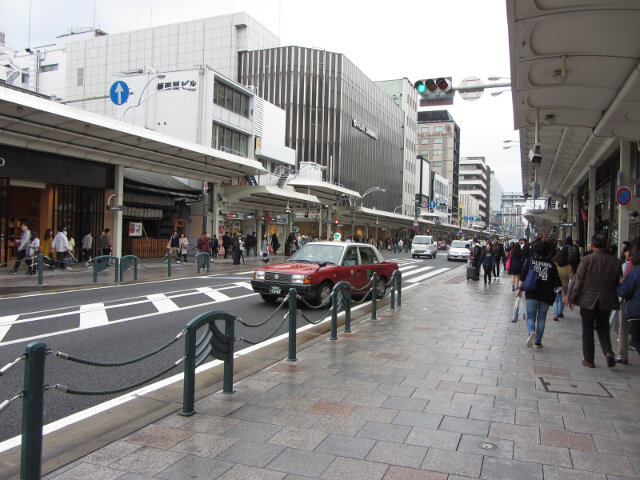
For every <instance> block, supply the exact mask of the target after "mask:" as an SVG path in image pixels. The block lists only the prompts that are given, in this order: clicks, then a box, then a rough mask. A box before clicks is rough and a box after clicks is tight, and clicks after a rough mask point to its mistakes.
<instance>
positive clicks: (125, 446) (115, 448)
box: [82, 441, 142, 467]
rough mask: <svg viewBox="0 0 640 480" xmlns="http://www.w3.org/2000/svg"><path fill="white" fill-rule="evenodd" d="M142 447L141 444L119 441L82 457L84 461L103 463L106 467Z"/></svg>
mask: <svg viewBox="0 0 640 480" xmlns="http://www.w3.org/2000/svg"><path fill="white" fill-rule="evenodd" d="M140 448H142V446H140V445H136V444H133V443H129V442H125V441H118V442H115V443H111V444H109V445H106V446H105V447H102V448H101V449H100V450H96V451H95V452H93V453H91V454H89V455H87V456H86V457H84V458H83V459H82V461H83V462H86V463H91V464H93V465H102V466H104V467H106V466H108V465H110V464H111V463H113V462H115V461H116V460H118V459H120V458H122V457H125V456H127V455H129V454H131V453H133V452H135V451H136V450H138V449H140Z"/></svg>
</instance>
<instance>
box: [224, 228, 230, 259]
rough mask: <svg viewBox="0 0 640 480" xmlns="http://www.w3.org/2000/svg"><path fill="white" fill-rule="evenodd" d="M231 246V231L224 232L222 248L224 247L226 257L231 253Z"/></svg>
mask: <svg viewBox="0 0 640 480" xmlns="http://www.w3.org/2000/svg"><path fill="white" fill-rule="evenodd" d="M229 247H231V237H230V236H229V232H224V235H223V236H222V248H224V258H227V254H228V253H229Z"/></svg>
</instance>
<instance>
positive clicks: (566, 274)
mask: <svg viewBox="0 0 640 480" xmlns="http://www.w3.org/2000/svg"><path fill="white" fill-rule="evenodd" d="M552 261H553V263H555V265H556V268H557V269H558V275H559V276H560V282H561V283H562V291H563V292H564V294H565V296H566V294H567V290H568V288H569V280H571V279H572V278H573V269H572V268H571V265H569V260H568V259H567V252H566V251H564V250H560V251H559V252H558V253H556V255H555V256H554V257H553V258H552ZM562 317H564V302H563V301H562V295H561V294H560V293H556V299H555V301H554V302H553V321H554V322H557V321H558V319H560V318H562Z"/></svg>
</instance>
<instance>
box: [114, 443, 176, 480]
mask: <svg viewBox="0 0 640 480" xmlns="http://www.w3.org/2000/svg"><path fill="white" fill-rule="evenodd" d="M184 456H185V454H184V453H178V452H171V451H167V450H158V449H156V448H150V447H143V448H141V449H139V450H136V451H135V452H133V453H131V454H129V455H127V456H126V457H122V458H121V459H119V460H116V461H115V462H113V463H112V464H111V468H115V469H118V470H124V471H129V472H133V473H141V474H143V475H149V476H154V475H156V474H157V473H159V472H161V471H163V470H164V469H165V468H167V467H169V466H171V465H173V464H174V463H176V462H178V461H180V459H182V458H183V457H184Z"/></svg>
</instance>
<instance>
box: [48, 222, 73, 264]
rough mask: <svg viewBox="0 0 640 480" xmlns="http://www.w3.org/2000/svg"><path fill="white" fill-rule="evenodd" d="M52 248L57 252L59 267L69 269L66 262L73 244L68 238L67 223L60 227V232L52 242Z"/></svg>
mask: <svg viewBox="0 0 640 480" xmlns="http://www.w3.org/2000/svg"><path fill="white" fill-rule="evenodd" d="M51 248H52V249H53V250H54V251H55V252H56V262H57V264H58V267H60V268H62V269H65V270H66V269H67V267H66V266H65V263H67V262H66V260H67V258H68V257H69V254H70V253H71V246H70V245H69V239H68V238H67V227H66V225H61V226H60V228H59V229H58V233H56V236H55V237H54V239H53V242H52V243H51Z"/></svg>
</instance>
